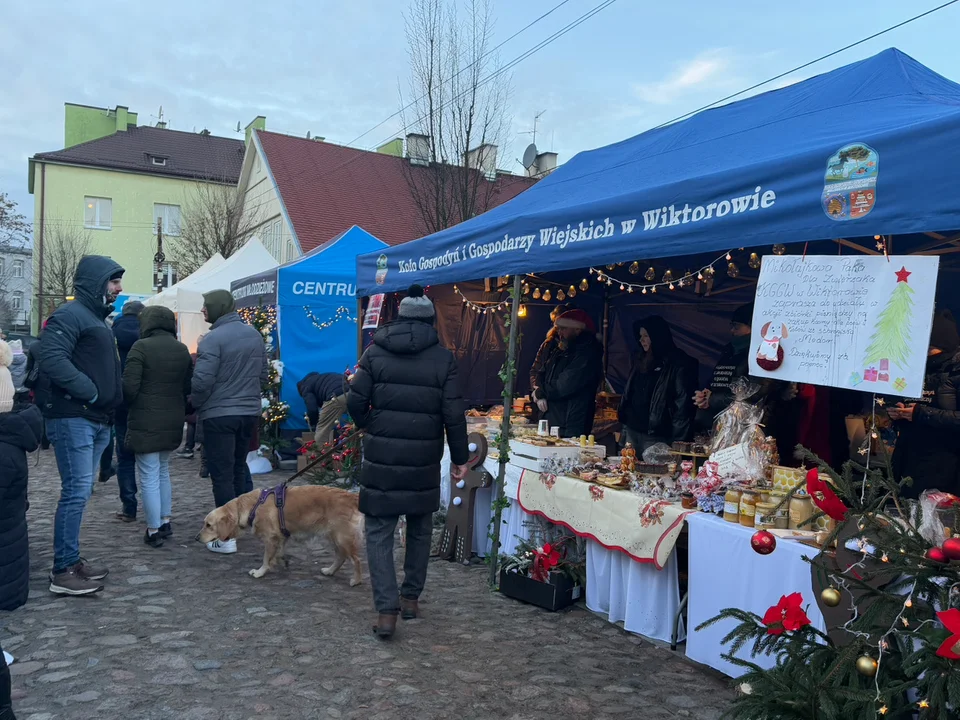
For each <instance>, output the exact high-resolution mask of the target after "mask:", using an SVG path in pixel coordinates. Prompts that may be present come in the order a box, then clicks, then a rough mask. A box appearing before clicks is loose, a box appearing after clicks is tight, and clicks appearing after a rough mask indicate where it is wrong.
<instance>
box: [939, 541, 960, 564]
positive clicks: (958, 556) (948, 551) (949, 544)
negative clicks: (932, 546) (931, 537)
mask: <svg viewBox="0 0 960 720" xmlns="http://www.w3.org/2000/svg"><path fill="white" fill-rule="evenodd" d="M940 549H941V550H943V554H944V555H946V556H947V557H948V558H950V559H951V560H960V538H955V537H954V538H950V539H948V540H944V541H943V545H941V546H940Z"/></svg>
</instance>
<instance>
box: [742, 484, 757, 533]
mask: <svg viewBox="0 0 960 720" xmlns="http://www.w3.org/2000/svg"><path fill="white" fill-rule="evenodd" d="M756 517H757V493H755V492H753V491H752V490H744V491H743V493H742V494H741V495H740V524H741V525H743V526H744V527H753V524H754V522H755V521H756Z"/></svg>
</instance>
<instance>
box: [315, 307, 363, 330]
mask: <svg viewBox="0 0 960 720" xmlns="http://www.w3.org/2000/svg"><path fill="white" fill-rule="evenodd" d="M303 312H305V313H306V315H307V319H308V320H309V321H310V322H311V323H312V324H313V326H314V327H315V328H316V329H317V330H326V329H327V328H328V327H330V326H331V325H335V324H336V323H338V322H340V321H341V320H347V321H349V322H353V323H355V322H356V321H357V319H356V318H355V317H350V309H349V308H347V307H344V306H343V305H341V306H340V307H338V308H337V312H336V313H335V314H334V316H333V317H332V318H330V319H329V320H325V321H321V320H320V318H318V317H317V316H316V315H314V314H313V313H312V312H311V311H310V307H309V306H307V305H304V306H303Z"/></svg>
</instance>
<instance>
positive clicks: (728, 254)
mask: <svg viewBox="0 0 960 720" xmlns="http://www.w3.org/2000/svg"><path fill="white" fill-rule="evenodd" d="M731 260H733V255H731V254H730V253H727V262H730V261H731Z"/></svg>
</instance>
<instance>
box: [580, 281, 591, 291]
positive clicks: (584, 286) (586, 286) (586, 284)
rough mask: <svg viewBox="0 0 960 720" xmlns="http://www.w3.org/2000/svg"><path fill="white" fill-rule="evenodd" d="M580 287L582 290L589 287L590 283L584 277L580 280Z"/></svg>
mask: <svg viewBox="0 0 960 720" xmlns="http://www.w3.org/2000/svg"><path fill="white" fill-rule="evenodd" d="M580 289H581V290H583V292H586V291H587V290H589V289H590V283H588V282H587V279H586V278H584V279H583V280H581V281H580Z"/></svg>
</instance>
